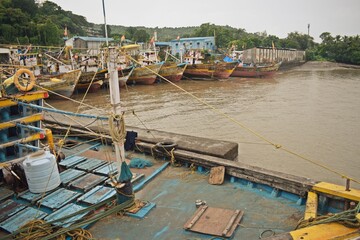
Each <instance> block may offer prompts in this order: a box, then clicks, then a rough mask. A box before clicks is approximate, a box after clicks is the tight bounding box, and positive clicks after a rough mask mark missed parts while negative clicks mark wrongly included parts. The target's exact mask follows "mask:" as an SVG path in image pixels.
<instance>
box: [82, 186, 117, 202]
mask: <svg viewBox="0 0 360 240" xmlns="http://www.w3.org/2000/svg"><path fill="white" fill-rule="evenodd" d="M115 194H116V190H115V189H114V188H112V187H105V186H96V187H95V188H93V189H91V190H90V191H89V192H87V193H85V194H84V195H83V196H81V197H80V198H79V199H78V201H81V202H84V203H87V204H90V205H91V204H97V203H99V202H101V201H104V200H106V199H108V198H110V197H113V196H115Z"/></svg>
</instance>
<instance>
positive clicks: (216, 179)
mask: <svg viewBox="0 0 360 240" xmlns="http://www.w3.org/2000/svg"><path fill="white" fill-rule="evenodd" d="M224 178H225V167H224V166H219V167H212V168H211V170H210V176H209V183H210V184H212V185H221V184H223V182H224Z"/></svg>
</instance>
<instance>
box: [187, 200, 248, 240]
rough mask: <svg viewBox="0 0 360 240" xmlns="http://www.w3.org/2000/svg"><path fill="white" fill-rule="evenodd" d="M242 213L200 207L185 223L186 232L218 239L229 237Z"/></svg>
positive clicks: (239, 211)
mask: <svg viewBox="0 0 360 240" xmlns="http://www.w3.org/2000/svg"><path fill="white" fill-rule="evenodd" d="M243 214H244V212H243V211H241V210H238V209H237V210H230V209H223V208H212V207H209V206H206V205H204V206H200V207H199V208H198V210H197V211H196V212H195V214H194V215H193V216H192V217H191V218H190V219H189V220H188V221H187V222H186V223H185V225H184V229H186V230H188V231H193V232H198V233H204V234H209V235H213V236H220V237H227V238H228V237H231V236H232V235H233V234H234V232H235V230H236V228H237V226H238V225H239V223H240V221H241V218H242V216H243Z"/></svg>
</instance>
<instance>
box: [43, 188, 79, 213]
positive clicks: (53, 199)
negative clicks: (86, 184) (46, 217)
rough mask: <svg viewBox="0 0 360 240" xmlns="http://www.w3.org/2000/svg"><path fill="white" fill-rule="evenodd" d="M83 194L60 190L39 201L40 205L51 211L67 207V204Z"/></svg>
mask: <svg viewBox="0 0 360 240" xmlns="http://www.w3.org/2000/svg"><path fill="white" fill-rule="evenodd" d="M80 195H81V194H80V193H78V192H74V191H71V190H68V189H65V188H59V189H58V190H56V191H55V192H52V193H50V194H49V195H47V196H46V197H44V198H43V199H42V200H39V203H40V204H41V205H42V206H44V207H48V208H50V209H58V208H61V207H63V206H65V205H66V204H67V203H69V202H71V201H72V200H74V199H76V198H77V197H79V196H80Z"/></svg>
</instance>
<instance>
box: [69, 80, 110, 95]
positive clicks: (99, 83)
mask: <svg viewBox="0 0 360 240" xmlns="http://www.w3.org/2000/svg"><path fill="white" fill-rule="evenodd" d="M103 83H104V81H103V80H97V81H94V82H93V83H92V84H91V85H90V83H78V84H77V85H76V91H79V92H86V91H87V89H89V91H88V92H96V91H97V90H99V89H100V88H101V86H102V85H103ZM89 85H90V87H89Z"/></svg>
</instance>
